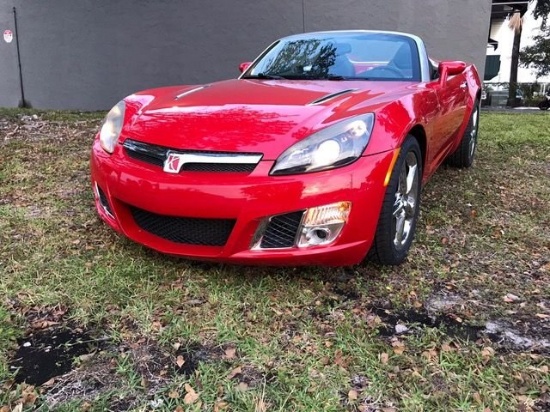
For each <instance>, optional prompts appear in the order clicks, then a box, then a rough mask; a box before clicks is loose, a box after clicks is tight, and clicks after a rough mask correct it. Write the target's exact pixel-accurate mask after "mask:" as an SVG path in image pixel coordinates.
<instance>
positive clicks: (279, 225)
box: [260, 210, 304, 249]
mask: <svg viewBox="0 0 550 412" xmlns="http://www.w3.org/2000/svg"><path fill="white" fill-rule="evenodd" d="M303 214H304V211H303V210H301V211H299V212H292V213H286V214H284V215H278V216H273V217H272V218H271V220H270V221H269V223H268V225H267V228H266V229H265V232H264V235H263V237H262V242H261V243H260V247H261V248H262V249H276V248H285V247H293V246H294V241H295V239H296V234H297V232H298V228H299V226H300V222H301V221H302V215H303Z"/></svg>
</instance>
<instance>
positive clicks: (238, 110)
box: [122, 79, 414, 160]
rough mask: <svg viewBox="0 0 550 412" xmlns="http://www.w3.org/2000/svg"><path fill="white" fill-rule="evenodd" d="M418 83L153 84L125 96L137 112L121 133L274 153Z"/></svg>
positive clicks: (180, 145)
mask: <svg viewBox="0 0 550 412" xmlns="http://www.w3.org/2000/svg"><path fill="white" fill-rule="evenodd" d="M413 85H414V83H407V82H367V81H290V80H289V81H283V80H276V81H274V80H244V79H235V80H227V81H222V82H217V83H212V84H207V85H204V86H190V87H185V88H182V87H170V88H161V89H152V90H148V91H145V92H141V93H138V94H136V95H132V96H130V97H128V98H127V99H126V100H127V107H133V113H130V114H129V115H128V116H129V117H130V118H127V119H126V123H125V127H124V129H123V132H122V135H123V138H132V139H136V140H139V141H142V142H146V143H151V144H156V145H161V146H165V147H169V148H173V149H181V150H205V151H223V152H243V153H244V152H247V153H262V154H263V156H264V157H263V158H264V159H270V160H274V159H276V158H277V157H278V156H279V155H280V154H281V153H282V152H283V151H284V150H286V149H287V148H288V147H290V146H291V145H292V144H294V143H296V142H297V141H299V140H301V139H304V138H305V137H307V136H309V135H311V134H312V133H314V132H315V131H316V130H319V129H322V128H324V127H326V126H328V125H330V124H332V123H334V122H336V121H338V120H341V119H344V118H346V117H350V116H354V115H359V114H362V113H366V112H369V111H373V112H374V111H375V110H376V109H377V108H379V107H381V106H383V105H385V104H387V103H388V102H389V101H392V100H394V99H396V98H397V97H398V96H399V95H400V94H406V93H407V92H408V89H409V88H410V87H413ZM127 111H130V112H132V110H127Z"/></svg>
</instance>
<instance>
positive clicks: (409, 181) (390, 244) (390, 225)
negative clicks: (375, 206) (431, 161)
mask: <svg viewBox="0 0 550 412" xmlns="http://www.w3.org/2000/svg"><path fill="white" fill-rule="evenodd" d="M421 181H422V155H421V152H420V146H419V145H418V142H417V141H416V139H415V138H414V136H410V135H409V136H407V138H406V139H405V142H404V143H403V145H402V146H401V150H400V152H399V157H398V158H397V162H396V163H395V166H394V169H393V171H392V174H391V178H390V181H389V184H388V187H387V189H386V194H385V196H384V202H383V204H382V210H381V212H380V216H379V218H378V227H377V229H376V235H375V237H374V243H373V246H372V248H371V250H370V252H369V257H370V258H371V259H372V260H374V261H377V262H379V263H381V264H383V265H399V264H400V263H402V262H403V261H404V260H405V258H406V257H407V254H408V252H409V249H410V247H411V243H412V241H413V238H414V233H415V230H416V222H417V220H418V212H419V210H420V191H421Z"/></svg>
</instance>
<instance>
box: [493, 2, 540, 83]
mask: <svg viewBox="0 0 550 412" xmlns="http://www.w3.org/2000/svg"><path fill="white" fill-rule="evenodd" d="M535 5H536V3H535V2H533V3H531V4H529V8H528V10H527V13H525V15H524V16H523V29H522V32H521V48H523V47H526V46H531V45H533V44H534V43H535V41H534V39H533V37H535V36H536V35H539V34H541V30H540V25H541V23H542V19H535V17H534V16H533V10H534V8H535ZM491 38H492V39H495V40H496V41H498V48H497V49H496V50H494V49H493V48H492V47H491V48H488V49H487V54H488V55H499V56H500V71H499V73H498V75H497V76H496V77H495V78H493V79H491V82H493V83H499V82H509V81H510V71H511V67H512V46H513V44H514V32H513V30H511V29H510V28H509V27H508V20H506V21H504V22H502V23H499V24H495V25H494V26H492V27H491ZM518 82H520V83H533V82H539V83H548V82H550V75H549V76H544V77H539V78H537V76H536V74H535V72H534V71H533V70H532V69H530V68H526V67H521V66H520V67H519V69H518Z"/></svg>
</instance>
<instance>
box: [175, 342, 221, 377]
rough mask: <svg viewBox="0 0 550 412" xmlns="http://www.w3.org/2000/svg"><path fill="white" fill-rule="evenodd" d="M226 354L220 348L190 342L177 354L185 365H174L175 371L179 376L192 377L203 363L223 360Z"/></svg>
mask: <svg viewBox="0 0 550 412" xmlns="http://www.w3.org/2000/svg"><path fill="white" fill-rule="evenodd" d="M224 354H225V352H224V350H223V348H221V347H219V346H206V345H202V344H200V343H198V342H189V343H188V344H187V345H183V346H181V347H180V348H179V349H178V350H177V351H176V353H175V356H176V359H177V358H178V356H181V357H182V359H183V364H181V366H180V365H178V364H177V363H174V371H175V372H176V373H177V374H180V375H184V376H186V377H190V376H191V375H192V374H193V373H194V372H195V370H196V369H197V368H198V366H199V363H201V362H212V361H216V360H220V359H222V357H223V355H224Z"/></svg>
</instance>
